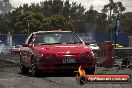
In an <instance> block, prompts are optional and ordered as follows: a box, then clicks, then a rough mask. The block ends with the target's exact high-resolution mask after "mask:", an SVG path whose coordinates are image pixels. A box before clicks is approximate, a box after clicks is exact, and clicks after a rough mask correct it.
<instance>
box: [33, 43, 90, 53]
mask: <svg viewBox="0 0 132 88" xmlns="http://www.w3.org/2000/svg"><path fill="white" fill-rule="evenodd" d="M34 49H35V51H37V52H38V53H53V54H57V53H59V54H78V53H83V52H92V50H91V48H90V47H88V46H86V45H84V44H52V45H37V46H34Z"/></svg>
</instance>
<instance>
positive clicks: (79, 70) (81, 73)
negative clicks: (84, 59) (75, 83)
mask: <svg viewBox="0 0 132 88" xmlns="http://www.w3.org/2000/svg"><path fill="white" fill-rule="evenodd" d="M78 72H79V75H80V76H83V75H85V70H84V69H82V66H79V68H78Z"/></svg>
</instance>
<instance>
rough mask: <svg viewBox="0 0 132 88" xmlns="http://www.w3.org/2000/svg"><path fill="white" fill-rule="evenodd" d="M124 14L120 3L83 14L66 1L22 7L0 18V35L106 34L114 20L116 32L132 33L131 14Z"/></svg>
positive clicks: (112, 28) (91, 8)
mask: <svg viewBox="0 0 132 88" xmlns="http://www.w3.org/2000/svg"><path fill="white" fill-rule="evenodd" d="M4 1H6V2H5V3H7V2H9V0H4ZM0 3H1V2H0ZM3 3H4V2H3ZM4 6H5V5H4ZM1 8H3V7H1ZM12 8H13V7H12ZM0 10H1V9H0ZM125 10H126V8H125V7H124V6H123V4H122V3H121V2H116V3H108V4H107V5H105V6H104V8H103V9H102V11H101V12H98V11H96V10H94V6H93V5H91V6H90V8H89V9H88V10H86V9H85V7H84V6H82V5H81V4H77V3H76V2H72V3H69V0H66V1H64V0H46V1H42V2H40V3H32V4H31V5H28V4H24V5H23V6H19V7H17V8H15V9H14V10H12V11H10V12H8V13H7V12H6V13H4V14H1V15H0V33H8V32H9V31H10V32H12V33H18V34H19V33H30V32H33V31H42V30H43V31H45V30H56V29H61V30H71V31H74V32H78V33H86V32H88V33H89V32H94V33H106V32H111V31H114V29H115V24H116V18H117V17H118V19H119V20H120V24H121V26H120V30H119V31H120V32H132V30H131V28H132V27H131V26H132V25H131V23H132V12H125V13H124V11H125Z"/></svg>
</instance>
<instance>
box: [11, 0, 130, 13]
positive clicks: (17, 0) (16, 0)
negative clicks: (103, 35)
mask: <svg viewBox="0 0 132 88" xmlns="http://www.w3.org/2000/svg"><path fill="white" fill-rule="evenodd" d="M9 1H10V2H11V4H12V5H13V6H14V7H18V6H20V5H22V4H24V3H28V4H31V3H33V2H34V3H39V2H40V1H45V0H9ZM64 1H65V0H64ZM69 1H70V2H72V1H75V2H77V3H81V4H82V5H83V6H84V7H85V8H86V9H89V7H90V5H93V6H94V9H95V10H98V11H99V12H100V11H101V9H102V8H103V6H104V5H105V4H107V3H109V0H69ZM117 1H120V2H122V3H123V5H124V6H125V7H126V11H130V12H132V0H114V2H117Z"/></svg>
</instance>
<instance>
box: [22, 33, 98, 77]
mask: <svg viewBox="0 0 132 88" xmlns="http://www.w3.org/2000/svg"><path fill="white" fill-rule="evenodd" d="M95 62H96V61H95V59H94V54H93V52H92V50H91V48H89V47H88V46H87V45H85V43H84V42H83V41H82V40H80V38H79V37H78V36H77V35H76V34H75V33H73V32H70V31H38V32H33V33H31V34H30V36H29V37H28V38H27V40H26V42H25V44H23V45H22V47H21V49H20V69H21V72H22V73H27V72H29V71H30V72H31V73H32V75H33V76H38V75H39V74H40V72H56V71H63V72H65V71H67V72H68V71H73V72H74V71H77V70H78V67H79V66H81V67H82V68H83V69H85V71H86V72H88V73H90V74H93V73H94V71H95Z"/></svg>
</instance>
